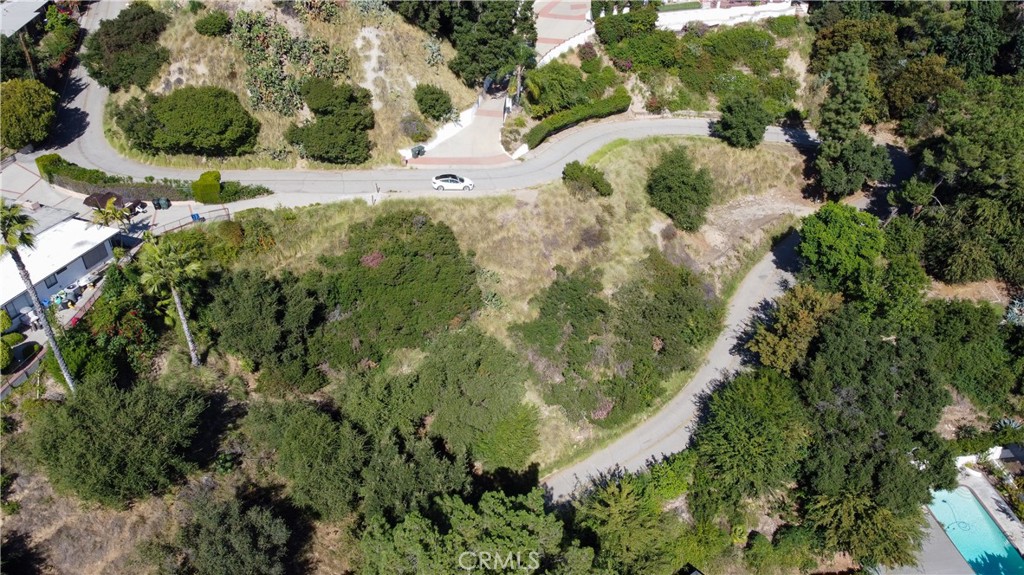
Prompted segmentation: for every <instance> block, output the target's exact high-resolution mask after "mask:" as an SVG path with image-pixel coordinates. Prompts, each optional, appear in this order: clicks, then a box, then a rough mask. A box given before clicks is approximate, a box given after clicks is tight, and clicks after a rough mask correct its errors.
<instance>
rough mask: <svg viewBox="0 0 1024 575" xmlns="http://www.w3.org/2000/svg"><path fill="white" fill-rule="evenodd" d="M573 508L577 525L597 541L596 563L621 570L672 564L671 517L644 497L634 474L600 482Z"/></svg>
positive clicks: (654, 570) (634, 571)
mask: <svg viewBox="0 0 1024 575" xmlns="http://www.w3.org/2000/svg"><path fill="white" fill-rule="evenodd" d="M573 506H574V507H575V508H576V518H575V519H576V528H577V529H579V530H581V531H584V532H585V531H590V532H592V533H593V534H594V535H595V536H596V539H597V541H598V542H599V545H600V553H599V555H598V565H599V566H600V567H603V568H606V569H610V570H613V571H614V572H616V573H624V574H637V575H641V574H646V573H663V572H667V568H668V567H669V566H670V565H671V560H672V559H671V551H670V545H671V540H672V536H673V533H672V530H671V529H669V528H668V527H669V525H670V521H671V520H670V519H668V518H667V517H665V516H663V515H662V513H661V509H660V508H659V507H658V504H657V502H656V500H654V499H653V498H651V497H647V496H646V495H645V494H644V492H643V489H642V488H641V486H640V484H639V481H638V479H637V478H635V477H633V476H625V477H622V478H621V479H617V480H613V481H609V482H608V483H607V484H605V485H599V486H597V487H596V488H594V490H593V491H592V492H591V493H589V494H587V495H586V496H585V497H584V498H582V499H581V500H580V501H578V502H576V503H574V504H573Z"/></svg>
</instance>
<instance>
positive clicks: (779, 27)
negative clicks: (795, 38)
mask: <svg viewBox="0 0 1024 575" xmlns="http://www.w3.org/2000/svg"><path fill="white" fill-rule="evenodd" d="M799 24H800V21H799V20H798V19H797V17H796V16H779V17H777V18H768V19H767V20H765V21H764V25H765V27H766V28H768V31H769V32H771V33H772V34H775V35H776V36H778V37H779V38H789V37H790V36H792V35H793V34H795V33H796V27H797V26H798V25H799Z"/></svg>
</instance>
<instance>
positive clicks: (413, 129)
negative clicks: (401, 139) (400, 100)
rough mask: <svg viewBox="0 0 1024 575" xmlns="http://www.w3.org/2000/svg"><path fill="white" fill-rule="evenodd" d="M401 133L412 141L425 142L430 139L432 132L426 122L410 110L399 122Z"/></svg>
mask: <svg viewBox="0 0 1024 575" xmlns="http://www.w3.org/2000/svg"><path fill="white" fill-rule="evenodd" d="M400 126H401V128H402V133H403V134H405V135H406V137H407V138H409V139H410V140H412V141H413V142H426V141H427V140H429V139H430V136H431V135H432V132H431V131H430V127H429V126H427V123H426V122H424V121H423V118H420V117H419V116H417V115H416V114H414V113H412V112H410V113H408V114H406V115H405V117H404V118H402V121H401V123H400Z"/></svg>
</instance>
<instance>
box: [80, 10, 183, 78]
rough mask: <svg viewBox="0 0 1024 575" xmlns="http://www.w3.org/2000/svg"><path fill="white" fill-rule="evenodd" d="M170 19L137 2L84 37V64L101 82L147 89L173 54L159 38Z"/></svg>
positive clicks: (91, 74)
mask: <svg viewBox="0 0 1024 575" xmlns="http://www.w3.org/2000/svg"><path fill="white" fill-rule="evenodd" d="M170 21H171V18H170V16H168V15H167V14H164V13H163V12H158V11H156V10H154V9H153V7H152V6H150V5H149V4H147V3H145V2H134V3H132V4H131V5H129V6H128V8H126V9H124V10H122V11H121V13H120V14H118V15H117V18H114V19H113V20H104V21H102V22H100V27H99V29H98V30H96V31H95V32H93V33H92V34H90V35H89V37H88V38H86V40H85V52H84V53H83V54H82V64H83V65H84V66H85V69H86V70H88V71H89V75H90V76H92V77H93V78H95V79H96V81H97V82H99V84H100V85H101V86H106V87H107V88H110V89H111V90H120V89H122V88H128V87H129V86H138V87H139V88H143V89H145V88H146V87H147V86H148V85H149V83H150V82H152V81H153V78H155V77H156V75H157V74H158V73H159V72H160V68H161V67H162V66H163V65H164V64H165V63H166V62H167V61H168V59H169V58H170V51H169V50H168V49H167V48H164V47H163V46H161V45H160V44H159V42H158V40H159V38H160V34H161V33H163V31H164V30H165V29H166V28H167V24H169V23H170Z"/></svg>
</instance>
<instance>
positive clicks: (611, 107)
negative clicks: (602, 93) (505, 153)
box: [523, 86, 633, 148]
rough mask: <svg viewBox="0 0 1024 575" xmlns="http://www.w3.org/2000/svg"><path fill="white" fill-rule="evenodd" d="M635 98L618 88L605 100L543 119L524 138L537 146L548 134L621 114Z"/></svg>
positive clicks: (529, 143) (527, 143) (527, 142)
mask: <svg viewBox="0 0 1024 575" xmlns="http://www.w3.org/2000/svg"><path fill="white" fill-rule="evenodd" d="M632 101H633V99H632V98H631V97H630V96H629V92H627V91H626V89H625V88H624V87H621V86H620V87H619V88H616V90H615V93H614V94H612V95H611V96H609V97H608V98H605V99H603V100H598V101H597V102H593V103H590V104H583V105H580V106H576V107H574V108H570V109H568V110H565V111H563V112H558V113H557V114H554V115H552V116H549V117H547V118H545V119H544V120H542V121H541V122H540V123H539V124H537V125H536V126H534V127H533V128H531V129H530V131H529V132H527V133H526V136H525V137H524V138H523V139H524V141H525V142H526V145H528V146H529V147H530V148H536V147H537V146H539V145H540V144H541V142H543V141H544V140H546V139H547V138H548V136H550V135H552V134H555V133H557V132H560V131H562V130H565V129H566V128H571V127H572V126H575V125H576V124H579V123H580V122H583V121H585V120H592V119H596V118H605V117H608V116H612V115H614V114H621V113H622V112H625V111H626V110H628V109H629V105H630V103H632Z"/></svg>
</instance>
